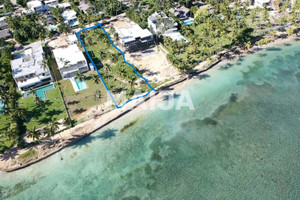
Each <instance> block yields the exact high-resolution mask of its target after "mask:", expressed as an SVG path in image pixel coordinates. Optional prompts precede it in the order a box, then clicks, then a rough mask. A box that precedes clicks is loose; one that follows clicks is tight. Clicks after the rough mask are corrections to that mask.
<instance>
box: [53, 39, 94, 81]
mask: <svg viewBox="0 0 300 200" xmlns="http://www.w3.org/2000/svg"><path fill="white" fill-rule="evenodd" d="M75 39H76V36H75V35H73V36H69V43H70V45H68V46H62V47H59V48H56V49H54V50H53V54H54V57H55V60H56V63H57V66H58V69H59V71H60V74H61V76H62V78H72V77H74V76H75V75H76V73H77V72H78V71H81V72H86V71H88V70H89V67H88V64H87V62H86V59H85V57H84V55H83V53H82V52H81V51H80V49H79V48H78V46H77V44H76V41H77V39H76V40H75Z"/></svg>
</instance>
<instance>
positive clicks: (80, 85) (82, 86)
mask: <svg viewBox="0 0 300 200" xmlns="http://www.w3.org/2000/svg"><path fill="white" fill-rule="evenodd" d="M74 80H75V83H76V86H77V88H78V90H83V89H85V88H87V86H86V84H85V82H84V81H83V80H82V81H79V80H77V79H76V78H75V79H74Z"/></svg>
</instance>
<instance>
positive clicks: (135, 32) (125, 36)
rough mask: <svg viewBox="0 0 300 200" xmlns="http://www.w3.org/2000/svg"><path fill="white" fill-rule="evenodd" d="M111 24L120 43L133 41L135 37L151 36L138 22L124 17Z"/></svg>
mask: <svg viewBox="0 0 300 200" xmlns="http://www.w3.org/2000/svg"><path fill="white" fill-rule="evenodd" d="M113 25H114V27H115V29H116V32H117V33H118V34H119V37H120V39H121V41H122V43H126V42H130V41H134V40H135V39H136V38H145V37H149V36H152V34H151V32H150V31H149V30H148V29H142V28H141V27H140V26H139V25H138V24H136V23H134V22H132V21H130V20H129V19H126V18H125V19H122V20H118V21H116V22H114V23H113Z"/></svg>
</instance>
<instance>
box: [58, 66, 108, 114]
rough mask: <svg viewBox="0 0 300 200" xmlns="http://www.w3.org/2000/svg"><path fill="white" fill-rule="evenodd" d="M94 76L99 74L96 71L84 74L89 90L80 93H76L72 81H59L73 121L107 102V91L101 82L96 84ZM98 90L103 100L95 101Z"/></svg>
mask: <svg viewBox="0 0 300 200" xmlns="http://www.w3.org/2000/svg"><path fill="white" fill-rule="evenodd" d="M93 74H97V73H96V72H95V71H94V72H92V71H89V72H87V73H85V74H84V75H85V83H86V84H87V88H86V89H83V90H80V91H78V92H75V91H74V88H73V86H72V84H71V81H70V80H61V81H59V83H60V88H61V90H62V93H63V96H64V100H65V102H66V105H67V107H68V109H69V113H70V115H71V118H72V119H76V118H77V117H78V116H79V114H80V113H82V112H84V111H86V110H87V109H88V108H90V107H92V106H95V105H100V104H101V103H104V102H106V99H107V91H106V89H105V87H104V86H103V84H102V83H101V82H100V83H95V82H94V80H93V79H92V75H93ZM96 90H100V91H101V94H102V98H101V100H96V99H95V92H96Z"/></svg>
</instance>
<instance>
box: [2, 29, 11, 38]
mask: <svg viewBox="0 0 300 200" xmlns="http://www.w3.org/2000/svg"><path fill="white" fill-rule="evenodd" d="M9 36H11V34H10V32H9V29H4V30H0V39H2V38H7V37H9Z"/></svg>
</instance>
